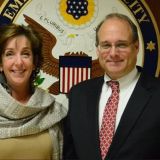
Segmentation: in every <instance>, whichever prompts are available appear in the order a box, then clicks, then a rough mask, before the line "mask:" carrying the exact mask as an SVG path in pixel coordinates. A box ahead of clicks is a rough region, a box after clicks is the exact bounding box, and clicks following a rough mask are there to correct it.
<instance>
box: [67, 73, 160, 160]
mask: <svg viewBox="0 0 160 160" xmlns="http://www.w3.org/2000/svg"><path fill="white" fill-rule="evenodd" d="M103 83H104V78H103V77H99V78H96V79H91V80H89V81H85V82H82V83H80V84H78V85H76V86H75V87H73V88H72V89H71V91H70V94H69V113H68V117H67V119H66V121H65V128H64V159H65V160H76V159H80V160H101V156H100V147H99V123H98V104H99V98H100V93H101V89H102V84H103ZM112 159H115V160H116V159H117V160H142V159H145V160H154V159H160V80H159V79H156V78H152V77H150V76H148V75H146V74H141V76H140V78H139V80H138V82H137V85H136V87H135V89H134V91H133V93H132V95H131V97H130V99H129V101H128V103H127V106H126V108H125V110H124V113H123V115H122V117H121V120H120V123H119V125H118V128H117V130H116V133H115V135H114V138H113V141H112V144H111V146H110V149H109V152H108V155H107V157H106V160H112Z"/></svg>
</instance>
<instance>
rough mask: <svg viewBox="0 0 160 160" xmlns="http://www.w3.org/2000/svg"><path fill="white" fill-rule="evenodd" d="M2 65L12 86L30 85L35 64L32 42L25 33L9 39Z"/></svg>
mask: <svg viewBox="0 0 160 160" xmlns="http://www.w3.org/2000/svg"><path fill="white" fill-rule="evenodd" d="M1 67H2V70H3V72H4V74H5V77H6V80H7V83H8V84H9V86H10V87H11V88H14V87H25V86H28V85H29V83H30V82H29V81H30V76H31V74H32V71H33V69H34V68H35V66H34V64H33V53H32V48H31V43H30V41H29V40H28V39H27V38H26V37H25V36H24V35H20V36H16V37H14V38H11V39H9V40H8V41H7V43H6V46H5V48H4V52H3V54H2V66H1Z"/></svg>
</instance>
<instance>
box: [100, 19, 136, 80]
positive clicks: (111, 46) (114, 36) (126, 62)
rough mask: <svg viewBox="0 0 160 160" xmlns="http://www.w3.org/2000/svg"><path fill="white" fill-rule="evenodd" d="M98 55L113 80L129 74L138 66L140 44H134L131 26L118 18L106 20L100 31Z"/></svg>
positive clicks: (102, 65)
mask: <svg viewBox="0 0 160 160" xmlns="http://www.w3.org/2000/svg"><path fill="white" fill-rule="evenodd" d="M98 38H99V45H98V47H97V55H98V58H99V62H100V65H101V67H102V68H103V69H104V70H105V72H106V74H107V75H108V76H109V77H110V78H111V79H118V78H121V77H122V76H124V75H126V74H128V73H129V72H130V71H131V70H132V69H133V68H134V67H135V65H136V61H137V54H138V51H139V42H138V41H136V42H133V38H132V32H131V28H130V26H129V24H128V23H127V22H126V21H124V20H120V19H118V18H111V19H108V20H106V21H105V22H104V23H103V24H102V26H101V28H100V30H99V31H98Z"/></svg>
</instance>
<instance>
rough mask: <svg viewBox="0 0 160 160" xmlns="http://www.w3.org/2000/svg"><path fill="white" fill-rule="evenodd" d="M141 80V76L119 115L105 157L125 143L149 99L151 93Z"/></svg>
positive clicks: (112, 153) (115, 152)
mask: <svg viewBox="0 0 160 160" xmlns="http://www.w3.org/2000/svg"><path fill="white" fill-rule="evenodd" d="M141 80H142V78H140V79H139V81H138V83H137V85H136V87H135V89H134V92H133V94H132V96H131V98H130V100H129V102H128V104H127V106H126V109H125V111H124V113H123V115H122V117H121V120H120V123H119V126H118V128H117V131H116V133H115V136H114V138H113V141H112V144H111V147H110V150H109V152H108V155H107V157H108V156H111V157H114V156H116V154H117V153H118V151H119V150H120V148H121V147H122V145H123V144H124V143H125V140H126V139H127V137H128V136H129V134H130V132H131V130H132V128H133V127H134V125H135V124H136V121H137V119H138V118H139V116H140V114H141V113H142V112H143V110H144V108H145V106H146V103H147V101H148V100H149V99H150V96H151V93H150V92H149V91H148V90H147V86H146V87H144V86H143V83H144V81H141ZM142 82H143V83H142ZM147 85H148V84H147ZM136 102H137V103H136Z"/></svg>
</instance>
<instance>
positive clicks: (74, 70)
mask: <svg viewBox="0 0 160 160" xmlns="http://www.w3.org/2000/svg"><path fill="white" fill-rule="evenodd" d="M61 58H62V57H61ZM65 58H66V59H65ZM83 58H84V59H83ZM85 58H86V57H82V56H81V57H78V56H69V58H68V57H66V56H63V59H62V60H60V92H61V93H68V92H69V90H70V89H71V87H72V86H73V85H76V84H78V83H79V82H82V81H84V80H87V79H90V78H91V58H89V57H87V59H85ZM88 58H89V59H88ZM83 61H84V62H83Z"/></svg>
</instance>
